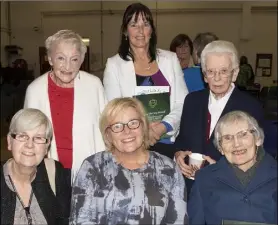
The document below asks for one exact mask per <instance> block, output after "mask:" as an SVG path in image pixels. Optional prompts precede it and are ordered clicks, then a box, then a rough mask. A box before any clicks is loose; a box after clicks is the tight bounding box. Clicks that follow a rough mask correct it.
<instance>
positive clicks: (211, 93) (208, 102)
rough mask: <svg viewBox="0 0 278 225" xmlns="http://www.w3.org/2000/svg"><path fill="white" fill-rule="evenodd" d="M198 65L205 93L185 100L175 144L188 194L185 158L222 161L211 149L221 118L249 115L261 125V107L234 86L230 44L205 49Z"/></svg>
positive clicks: (234, 54) (188, 173)
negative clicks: (238, 113) (241, 113)
mask: <svg viewBox="0 0 278 225" xmlns="http://www.w3.org/2000/svg"><path fill="white" fill-rule="evenodd" d="M201 65H202V66H201V67H202V71H203V74H204V80H205V82H206V83H208V89H204V90H201V91H197V92H193V93H190V94H189V95H187V96H186V98H185V100H184V106H183V112H182V117H181V124H180V132H179V135H178V137H177V139H176V142H175V145H176V149H177V152H176V153H175V157H176V161H177V163H178V165H179V166H180V168H181V170H182V172H183V174H184V175H185V176H186V177H187V178H191V179H190V180H188V179H186V183H187V188H188V191H190V188H191V186H192V183H193V180H192V179H194V178H192V176H193V174H194V170H193V169H192V168H191V167H189V166H188V165H187V163H186V162H185V159H187V156H188V155H190V154H191V153H200V154H203V157H204V159H206V160H207V162H208V163H213V162H215V161H217V160H219V159H220V157H221V154H220V153H219V151H218V150H217V149H216V148H215V146H214V145H213V139H214V128H215V125H216V123H217V121H218V120H219V118H220V117H221V116H223V115H225V114H226V113H228V112H231V111H234V110H241V111H245V112H247V113H249V114H250V115H252V116H253V117H254V118H255V119H256V120H257V121H258V122H259V124H260V125H261V126H262V124H263V123H264V116H263V109H262V106H261V105H260V103H259V102H258V101H257V100H256V99H255V98H253V97H252V96H251V95H249V94H246V93H243V92H241V91H240V90H239V89H237V88H236V87H235V85H234V82H235V81H236V78H237V75H238V72H239V59H238V53H237V50H236V48H235V46H234V44H233V43H231V42H228V41H222V40H217V41H213V42H211V43H209V44H208V45H206V47H205V48H204V50H203V51H202V53H201ZM180 150H183V151H180ZM208 163H207V164H208Z"/></svg>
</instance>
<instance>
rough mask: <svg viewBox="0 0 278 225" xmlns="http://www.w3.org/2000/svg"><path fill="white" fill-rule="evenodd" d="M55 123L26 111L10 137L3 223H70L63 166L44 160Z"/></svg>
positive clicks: (16, 117) (3, 187)
mask: <svg viewBox="0 0 278 225" xmlns="http://www.w3.org/2000/svg"><path fill="white" fill-rule="evenodd" d="M52 134H53V131H52V124H51V122H50V121H49V119H48V118H47V117H46V115H45V114H44V113H42V112H41V111H40V110H38V109H31V108H29V109H22V110H20V111H18V112H17V113H16V114H15V115H14V116H13V118H12V120H11V124H10V129H9V133H8V135H7V141H8V150H9V151H11V153H12V158H10V159H9V160H8V161H7V162H5V163H4V164H3V165H2V166H1V224H28V225H32V224H61V225H62V224H68V218H69V211H70V207H69V206H70V195H71V192H70V188H69V187H68V185H67V181H66V179H65V175H64V169H63V166H62V165H61V163H59V162H57V161H54V160H53V159H44V158H45V156H46V154H47V152H48V149H49V145H50V142H51V138H52Z"/></svg>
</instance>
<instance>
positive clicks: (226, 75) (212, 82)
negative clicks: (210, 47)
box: [204, 53, 238, 98]
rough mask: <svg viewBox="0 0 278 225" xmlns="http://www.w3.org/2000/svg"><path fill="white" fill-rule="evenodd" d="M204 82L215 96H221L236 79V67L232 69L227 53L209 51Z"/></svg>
mask: <svg viewBox="0 0 278 225" xmlns="http://www.w3.org/2000/svg"><path fill="white" fill-rule="evenodd" d="M204 75H205V77H204V78H205V82H206V83H208V85H209V88H210V90H211V92H212V93H213V94H215V96H216V98H221V97H223V96H224V95H225V94H226V93H227V92H228V91H229V90H230V88H231V84H232V82H235V81H236V78H237V75H238V69H233V67H232V60H231V56H230V54H228V53H221V54H220V53H209V54H207V56H206V65H205V72H204Z"/></svg>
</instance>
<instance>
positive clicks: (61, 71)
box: [48, 41, 83, 87]
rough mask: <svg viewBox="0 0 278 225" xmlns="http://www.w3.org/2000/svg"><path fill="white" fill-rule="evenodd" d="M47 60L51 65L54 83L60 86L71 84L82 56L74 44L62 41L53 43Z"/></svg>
mask: <svg viewBox="0 0 278 225" xmlns="http://www.w3.org/2000/svg"><path fill="white" fill-rule="evenodd" d="M48 60H49V63H50V65H51V66H52V67H53V75H54V81H56V84H57V85H59V86H62V87H63V86H73V83H74V78H75V77H76V76H77V74H78V72H79V69H80V66H81V64H82V62H83V57H82V56H81V53H80V51H79V50H78V48H77V46H76V44H73V43H70V42H63V41H61V42H58V43H56V44H54V45H53V46H52V48H51V51H50V55H49V57H48Z"/></svg>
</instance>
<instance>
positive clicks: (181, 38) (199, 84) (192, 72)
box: [170, 34, 205, 93]
mask: <svg viewBox="0 0 278 225" xmlns="http://www.w3.org/2000/svg"><path fill="white" fill-rule="evenodd" d="M170 51H172V52H175V53H176V54H177V57H178V59H179V61H180V65H181V68H182V71H183V74H184V80H185V83H186V86H187V88H188V91H189V93H190V92H192V91H199V90H202V89H204V87H205V86H204V80H203V78H202V72H201V68H200V66H199V65H194V59H193V57H192V54H193V43H192V41H191V39H190V37H189V36H187V35H186V34H178V35H177V36H176V37H175V38H174V39H173V40H172V42H171V45H170ZM196 63H198V62H196Z"/></svg>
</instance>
